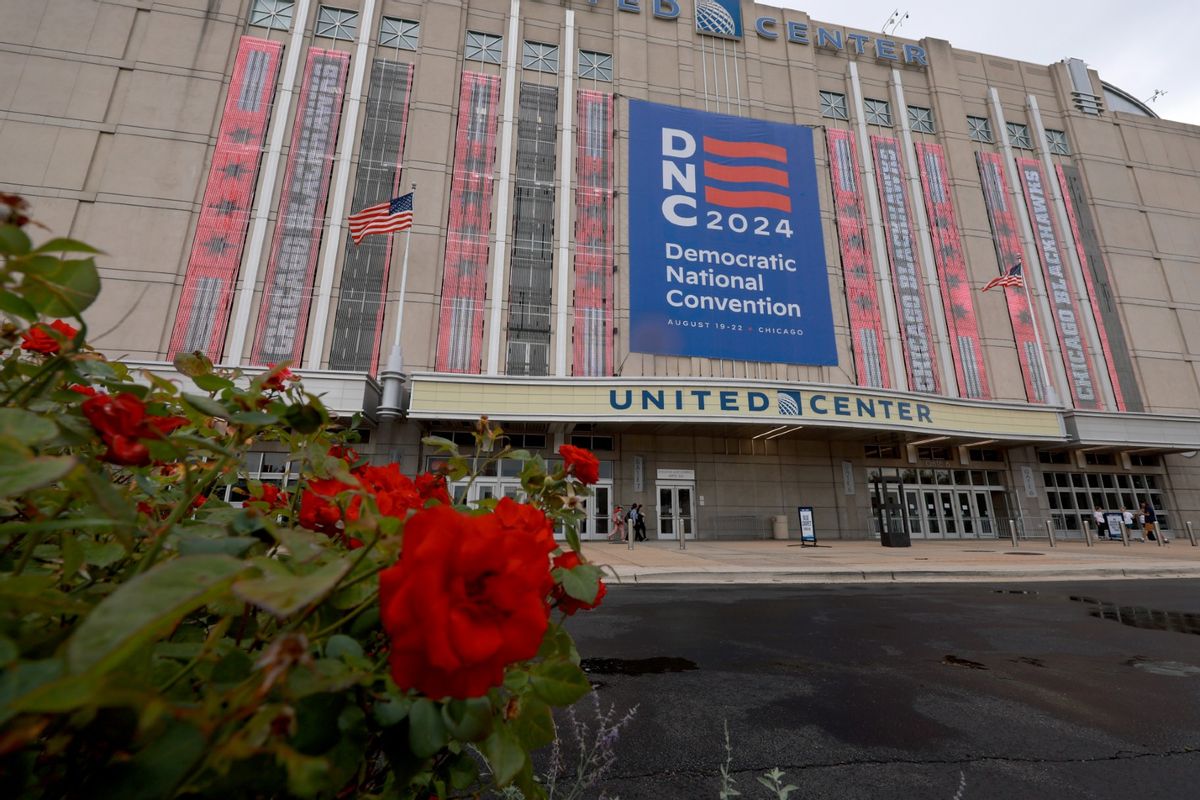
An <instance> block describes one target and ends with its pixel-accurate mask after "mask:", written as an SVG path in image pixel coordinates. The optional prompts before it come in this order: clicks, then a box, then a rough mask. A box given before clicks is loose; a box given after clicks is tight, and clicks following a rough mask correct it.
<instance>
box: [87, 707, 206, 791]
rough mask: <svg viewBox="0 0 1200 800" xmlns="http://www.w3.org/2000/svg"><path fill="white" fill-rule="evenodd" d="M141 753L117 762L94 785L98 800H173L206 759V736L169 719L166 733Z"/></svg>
mask: <svg viewBox="0 0 1200 800" xmlns="http://www.w3.org/2000/svg"><path fill="white" fill-rule="evenodd" d="M148 738H149V740H150V741H149V743H148V744H147V745H146V746H145V747H144V748H142V750H141V752H139V753H138V754H137V755H135V756H134V757H133V758H132V759H130V760H129V761H125V762H117V763H116V764H115V765H114V767H113V768H111V769H109V770H107V771H106V772H104V773H102V774H101V775H100V777H99V779H98V780H97V781H96V782H95V791H96V793H95V794H94V795H93V797H95V798H97V800H110V799H111V800H118V799H119V800H155V798H160V797H172V796H174V794H175V787H176V786H178V785H179V782H180V781H182V780H183V779H184V778H186V777H187V775H188V773H189V772H191V771H192V768H193V767H194V766H195V765H196V762H197V761H199V759H200V757H201V756H203V755H204V751H205V748H206V746H207V740H206V739H205V736H204V734H203V733H201V732H200V731H199V730H197V729H196V728H194V727H192V726H191V725H188V724H187V723H185V722H180V721H178V720H174V719H169V720H168V721H167V727H166V730H162V731H155V732H154V734H153V735H152V736H150V737H148Z"/></svg>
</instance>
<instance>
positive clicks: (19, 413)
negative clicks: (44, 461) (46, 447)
mask: <svg viewBox="0 0 1200 800" xmlns="http://www.w3.org/2000/svg"><path fill="white" fill-rule="evenodd" d="M57 435H58V428H57V427H56V426H55V424H54V423H53V422H51V421H50V420H48V419H46V418H45V417H41V416H38V415H37V414H34V413H33V412H31V411H26V410H24V409H21V408H0V436H7V437H9V438H11V439H16V440H17V441H18V442H21V443H22V444H41V443H42V442H48V441H50V440H51V439H53V438H54V437H55V436H57Z"/></svg>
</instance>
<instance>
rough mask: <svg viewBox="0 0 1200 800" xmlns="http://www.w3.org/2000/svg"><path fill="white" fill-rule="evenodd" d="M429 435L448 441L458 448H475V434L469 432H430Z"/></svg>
mask: <svg viewBox="0 0 1200 800" xmlns="http://www.w3.org/2000/svg"><path fill="white" fill-rule="evenodd" d="M429 435H430V436H436V437H437V438H439V439H449V440H450V441H452V442H454V443H455V444H456V445H458V446H459V447H474V446H475V434H474V433H473V432H471V431H431V432H430V434H429Z"/></svg>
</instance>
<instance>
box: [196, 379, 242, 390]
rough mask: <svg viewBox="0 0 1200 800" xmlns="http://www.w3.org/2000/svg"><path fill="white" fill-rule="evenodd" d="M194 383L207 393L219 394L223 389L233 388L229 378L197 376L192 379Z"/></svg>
mask: <svg viewBox="0 0 1200 800" xmlns="http://www.w3.org/2000/svg"><path fill="white" fill-rule="evenodd" d="M192 383H194V384H196V385H197V386H198V387H200V388H201V389H203V390H204V391H206V392H219V391H221V390H222V389H231V388H233V381H231V380H229V378H222V377H221V376H220V375H197V376H196V377H194V378H192Z"/></svg>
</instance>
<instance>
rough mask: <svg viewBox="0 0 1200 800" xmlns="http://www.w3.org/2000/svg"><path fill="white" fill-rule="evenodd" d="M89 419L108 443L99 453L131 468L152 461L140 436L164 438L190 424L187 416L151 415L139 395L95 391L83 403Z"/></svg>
mask: <svg viewBox="0 0 1200 800" xmlns="http://www.w3.org/2000/svg"><path fill="white" fill-rule="evenodd" d="M80 410H81V411H83V415H84V416H85V417H87V419H88V422H90V423H92V427H93V428H95V429H96V431H97V432H98V433H99V434H100V438H101V439H103V440H104V443H105V444H106V445H108V450H107V451H105V453H104V455H102V456H100V457H101V458H102V459H104V460H105V461H108V462H110V463H113V464H122V465H124V466H130V467H140V466H145V465H146V464H149V463H150V451H149V449H147V447H146V445H144V444H142V443H141V442H140V441H138V440H139V439H161V438H163V437H164V436H166V435H167V434H168V433H170V432H171V431H173V430H175V429H176V428H180V427H182V426H184V425H186V424H187V419H186V418H184V417H152V416H150V415H148V414H147V413H146V405H145V404H144V403H143V402H142V401H141V400H139V399H138V398H137V396H136V395H132V394H127V393H122V394H118V395H116V396H114V395H110V394H101V393H96V394H95V396H93V397H89V398H88V399H87V400H84V401H83V405H81V406H80Z"/></svg>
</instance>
